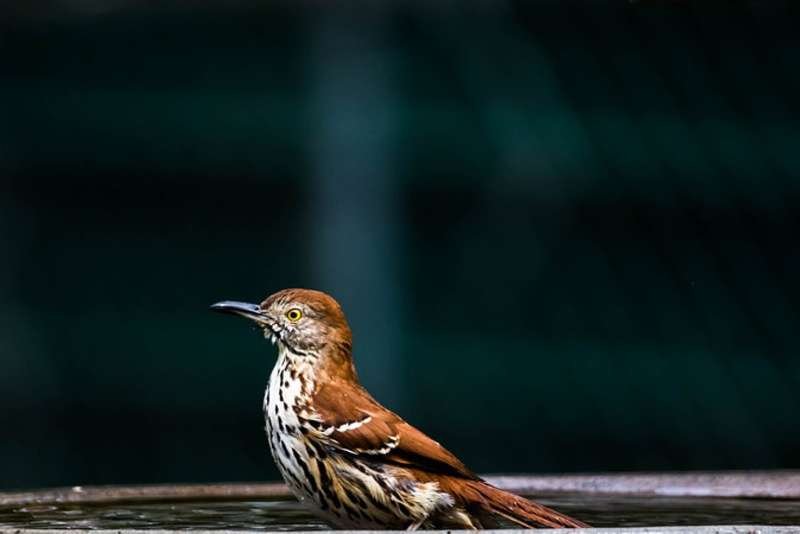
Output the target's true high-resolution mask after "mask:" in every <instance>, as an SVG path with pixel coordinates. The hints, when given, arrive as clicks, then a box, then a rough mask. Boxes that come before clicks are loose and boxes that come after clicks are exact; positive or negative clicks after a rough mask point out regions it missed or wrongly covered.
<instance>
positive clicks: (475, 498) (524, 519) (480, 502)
mask: <svg viewBox="0 0 800 534" xmlns="http://www.w3.org/2000/svg"><path fill="white" fill-rule="evenodd" d="M461 490H462V491H461V497H462V498H463V499H464V501H466V502H467V503H468V506H470V507H472V508H477V509H479V510H480V511H482V512H483V513H486V514H490V515H497V516H499V517H501V518H503V519H505V520H507V521H510V522H511V523H515V524H517V525H519V526H521V527H523V528H536V527H549V528H564V527H568V528H586V527H588V526H589V525H587V524H586V523H583V522H581V521H578V520H577V519H573V518H571V517H569V516H566V515H564V514H562V513H559V512H556V511H555V510H552V509H550V508H548V507H546V506H542V505H541V504H536V503H535V502H533V501H529V500H528V499H525V498H524V497H520V496H518V495H514V494H513V493H509V492H507V491H503V490H501V489H498V488H495V487H494V486H492V485H490V484H487V483H486V482H483V481H479V480H476V481H470V482H468V483H467V484H465V485H462V486H461Z"/></svg>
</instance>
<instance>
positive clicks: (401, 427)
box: [306, 382, 479, 480]
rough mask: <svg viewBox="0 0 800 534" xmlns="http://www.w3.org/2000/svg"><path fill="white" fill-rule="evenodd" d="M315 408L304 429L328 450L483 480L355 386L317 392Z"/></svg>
mask: <svg viewBox="0 0 800 534" xmlns="http://www.w3.org/2000/svg"><path fill="white" fill-rule="evenodd" d="M311 405H312V406H314V409H315V413H314V416H313V417H312V418H309V419H306V424H307V425H308V426H309V427H310V429H311V430H312V431H313V433H314V435H316V436H317V437H319V438H320V439H321V440H322V441H323V442H324V443H325V444H326V445H328V446H331V447H335V448H337V449H339V450H342V451H345V452H347V453H350V454H354V455H359V456H365V457H369V458H370V460H372V461H377V462H382V463H389V464H394V465H400V466H403V467H409V468H413V469H417V470H421V471H424V472H428V473H435V474H443V475H449V476H454V477H458V478H463V479H469V480H479V478H478V476H477V475H475V474H474V473H472V472H471V471H470V470H469V469H467V468H466V466H464V464H462V463H461V461H460V460H459V459H458V458H456V457H455V455H453V454H452V453H451V452H450V451H448V450H447V449H445V448H444V447H442V446H441V445H440V444H439V443H438V442H437V441H434V440H433V439H431V438H429V437H428V436H427V435H425V434H424V433H423V432H421V431H420V430H418V429H416V428H414V427H413V426H411V425H410V424H408V423H406V422H405V421H404V420H403V419H401V418H400V417H399V416H398V415H397V414H395V413H393V412H391V411H389V410H387V409H386V408H384V407H383V406H381V405H380V404H379V403H378V402H377V401H376V400H375V399H373V398H372V396H371V395H370V394H369V393H367V391H366V390H365V389H364V388H362V387H360V386H358V385H356V384H351V383H335V382H333V383H326V384H324V385H322V386H320V387H319V388H318V389H317V391H316V392H315V393H314V397H313V400H312V403H311Z"/></svg>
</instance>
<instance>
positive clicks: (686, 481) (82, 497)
mask: <svg viewBox="0 0 800 534" xmlns="http://www.w3.org/2000/svg"><path fill="white" fill-rule="evenodd" d="M486 478H487V480H489V481H490V482H491V483H493V484H495V485H497V486H499V487H501V488H505V489H508V490H510V491H514V492H517V493H524V494H529V495H542V494H552V493H586V494H618V495H662V496H673V497H678V496H682V497H686V496H697V497H700V496H702V497H748V498H784V499H787V498H795V499H797V498H800V471H741V472H695V473H670V474H664V473H624V474H596V475H547V476H520V475H515V476H487V477H486ZM290 497H291V495H290V494H289V491H288V489H287V488H286V486H285V485H284V484H280V483H266V484H180V485H145V486H92V487H90V486H86V487H81V486H75V487H72V488H53V489H43V490H37V491H22V492H7V493H0V506H2V507H9V506H20V505H26V504H49V503H116V502H155V501H158V502H179V501H206V500H221V499H226V500H257V499H281V498H290Z"/></svg>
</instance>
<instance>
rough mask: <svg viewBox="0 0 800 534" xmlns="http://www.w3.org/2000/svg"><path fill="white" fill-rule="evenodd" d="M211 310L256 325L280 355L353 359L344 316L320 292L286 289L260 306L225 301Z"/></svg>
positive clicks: (327, 296) (349, 335) (328, 297)
mask: <svg viewBox="0 0 800 534" xmlns="http://www.w3.org/2000/svg"><path fill="white" fill-rule="evenodd" d="M211 309H212V310H214V311H219V312H222V313H231V314H234V315H240V316H242V317H245V318H247V319H250V320H252V321H254V322H255V323H256V324H257V325H258V326H259V327H260V328H261V329H262V330H263V331H264V337H265V338H267V339H270V340H271V341H272V342H273V343H277V344H278V346H279V349H280V350H281V351H283V350H286V351H289V352H290V353H293V354H295V355H298V356H310V357H315V358H318V359H324V358H326V357H327V358H342V357H346V358H349V357H350V351H351V345H352V335H351V333H350V327H349V326H348V324H347V319H345V316H344V312H342V308H341V306H339V303H338V302H336V300H334V298H333V297H331V296H330V295H328V294H326V293H323V292H321V291H315V290H313V289H284V290H281V291H278V292H277V293H275V294H273V295H270V296H269V297H267V298H266V299H264V301H263V302H261V304H250V303H247V302H236V301H230V300H226V301H222V302H217V303H216V304H213V305H212V306H211ZM342 353H345V354H342Z"/></svg>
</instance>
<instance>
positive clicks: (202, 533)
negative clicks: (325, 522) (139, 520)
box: [0, 525, 800, 534]
mask: <svg viewBox="0 0 800 534" xmlns="http://www.w3.org/2000/svg"><path fill="white" fill-rule="evenodd" d="M185 532H186V531H184V530H129V529H122V530H117V529H114V530H108V529H100V530H81V529H70V530H61V529H47V530H45V529H24V528H5V529H0V534H184V533H185ZM253 532H255V531H252V530H192V534H252V533H253ZM258 532H269V531H258ZM333 532H336V534H391V533H395V534H401V533H405V532H407V531H405V530H336V531H333ZM474 532H475V531H474V530H426V531H425V533H426V534H474ZM482 532H488V533H491V534H530V532H531V531H530V530H517V529H510V530H484V531H482ZM545 532H547V533H548V534H549V533H552V534H558V533H562V534H577V533H579V532H591V533H592V534H595V533H597V534H633V533H637V532H647V533H650V534H655V533H663V534H690V533H694V534H790V533H794V534H796V533H798V532H800V527H791V526H789V527H778V526H768V525H718V526H702V527H693V526H681V527H636V528H587V529H573V530H570V529H552V530H550V529H548V530H546V531H545ZM319 533H320V531H319V530H316V531H301V530H298V531H294V534H319Z"/></svg>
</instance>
